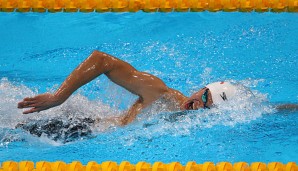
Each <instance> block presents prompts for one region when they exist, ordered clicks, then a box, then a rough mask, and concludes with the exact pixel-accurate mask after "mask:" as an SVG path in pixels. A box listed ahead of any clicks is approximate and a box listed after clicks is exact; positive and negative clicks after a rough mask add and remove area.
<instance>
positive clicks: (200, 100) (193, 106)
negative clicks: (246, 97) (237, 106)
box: [181, 82, 237, 110]
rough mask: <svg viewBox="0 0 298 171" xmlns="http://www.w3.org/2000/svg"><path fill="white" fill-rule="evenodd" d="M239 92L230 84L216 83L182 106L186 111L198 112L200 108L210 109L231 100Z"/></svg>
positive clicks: (194, 95) (200, 91)
mask: <svg viewBox="0 0 298 171" xmlns="http://www.w3.org/2000/svg"><path fill="white" fill-rule="evenodd" d="M236 92H237V88H236V86H234V85H232V84H231V83H229V82H215V83H211V84H208V85H207V86H206V87H204V88H202V89H201V90H199V91H198V92H196V93H194V94H193V95H191V97H190V98H188V99H187V101H185V102H184V103H183V105H182V106H181V109H184V110H197V109H199V108H210V107H211V106H212V105H218V104H220V103H223V102H225V101H228V100H229V99H232V98H233V97H234V96H235V95H236Z"/></svg>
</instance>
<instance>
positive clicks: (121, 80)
mask: <svg viewBox="0 0 298 171" xmlns="http://www.w3.org/2000/svg"><path fill="white" fill-rule="evenodd" d="M102 74H104V75H106V76H107V77H108V78H109V79H110V80H111V81H112V82H114V83H116V84H118V85H119V86H122V87H123V88H125V89H126V90H128V91H130V92H131V93H133V94H135V95H138V97H139V98H138V99H137V100H136V102H135V103H134V104H133V105H132V106H131V107H130V109H129V110H128V111H127V112H126V114H124V116H122V117H120V118H111V120H113V121H114V122H116V123H117V124H119V125H126V124H128V123H130V122H132V121H133V120H134V119H135V117H136V115H137V114H139V113H140V112H141V111H142V110H143V109H144V108H146V107H147V106H149V105H150V104H152V103H153V102H154V101H156V100H158V99H159V98H161V97H163V98H164V99H165V100H169V101H174V102H175V103H176V105H177V109H178V110H179V109H180V110H196V109H199V108H203V107H204V105H203V101H202V95H203V93H204V91H205V88H203V89H201V90H199V91H198V92H196V93H194V94H193V95H192V96H191V97H189V98H187V97H186V96H184V95H183V94H182V93H181V92H179V91H178V90H174V89H172V88H169V87H167V86H166V85H165V83H164V82H163V81H162V80H161V79H159V78H158V77H156V76H154V75H152V74H149V73H146V72H140V71H137V70H136V69H135V68H134V67H132V66H131V65H130V64H128V63H127V62H124V61H122V60H120V59H118V58H116V57H113V56H111V55H108V54H106V53H104V52H99V51H94V52H93V53H92V54H91V55H90V56H89V57H88V58H87V59H86V60H85V61H83V62H82V63H81V64H80V65H79V66H78V67H77V68H76V69H75V70H74V71H73V72H72V73H71V74H70V75H69V76H68V77H67V78H66V79H65V81H64V82H63V83H62V84H61V86H60V87H59V89H58V90H57V91H56V92H55V93H53V94H50V93H45V94H40V95H37V96H35V97H26V98H24V99H23V101H21V102H19V103H18V108H20V109H23V108H29V109H28V110H25V111H24V112H23V114H29V113H34V112H40V111H43V110H46V109H49V108H52V107H55V106H58V105H60V104H62V103H63V102H64V101H66V100H67V99H68V97H69V96H70V95H71V94H72V93H73V92H74V91H76V90H77V89H78V88H80V87H81V86H83V85H85V84H86V83H88V82H90V81H92V80H93V79H95V78H96V77H98V76H100V75H102ZM208 93H209V94H208V102H207V106H211V104H212V99H211V92H210V91H209V92H208Z"/></svg>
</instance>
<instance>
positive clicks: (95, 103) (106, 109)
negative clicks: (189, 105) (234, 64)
mask: <svg viewBox="0 0 298 171" xmlns="http://www.w3.org/2000/svg"><path fill="white" fill-rule="evenodd" d="M231 82H235V81H233V80H231ZM243 82H246V84H245V85H248V86H249V84H250V83H252V84H256V82H255V81H248V80H245V81H243ZM238 88H239V90H240V91H239V92H238V93H241V94H242V95H241V96H237V97H238V98H235V99H233V100H229V101H228V102H227V103H225V105H219V106H217V107H216V108H211V109H210V110H203V109H202V110H197V111H188V112H170V111H169V110H168V109H167V107H166V104H164V105H160V104H159V103H158V102H156V103H155V104H153V105H152V106H151V108H149V109H147V110H145V111H144V112H143V113H142V114H140V115H138V117H137V121H136V122H134V123H133V124H131V125H129V126H127V127H124V128H122V129H118V127H117V126H116V125H111V123H109V122H100V123H99V124H98V125H93V126H90V129H91V130H92V132H93V133H92V135H94V136H96V135H97V134H100V133H102V132H105V131H107V130H113V131H117V132H118V133H120V134H122V136H121V139H122V141H123V143H124V144H133V142H134V140H136V139H137V138H138V137H149V138H153V137H157V136H162V135H169V134H170V135H173V136H181V135H189V134H190V133H191V132H192V130H193V129H207V128H212V127H213V126H215V125H224V126H235V125H236V124H239V123H248V122H250V121H252V120H255V119H257V118H260V117H261V116H262V114H265V113H273V112H274V111H275V110H274V109H273V108H272V106H270V105H268V101H267V95H266V94H262V93H259V92H258V91H247V88H246V87H245V86H241V84H239V85H238ZM35 94H37V91H36V90H31V89H29V88H28V87H26V86H24V85H20V84H15V83H12V82H10V81H8V80H7V79H6V78H2V79H1V81H0V95H1V97H3V100H1V102H0V107H1V110H0V115H1V116H2V119H1V121H0V128H1V129H2V130H4V129H5V130H6V131H4V133H3V134H1V135H0V141H1V143H9V142H13V141H22V140H24V139H25V140H26V141H30V138H29V139H28V137H26V136H28V134H27V135H26V134H24V135H22V133H20V132H18V131H15V126H16V125H17V124H18V123H26V122H28V121H29V122H30V121H32V122H34V121H43V120H44V121H45V120H49V119H55V118H59V119H60V120H62V121H63V122H64V123H67V122H70V125H72V124H75V123H76V122H78V121H79V120H80V119H84V118H91V119H95V118H102V119H104V118H109V117H113V116H120V115H121V114H122V111H120V110H117V109H114V108H112V107H110V106H109V105H107V104H104V103H103V102H101V101H100V100H89V99H88V98H87V97H86V96H84V95H82V94H80V93H76V94H74V95H72V96H71V97H70V98H69V99H68V100H67V101H66V102H65V103H64V104H62V105H61V106H58V107H55V108H51V109H49V110H46V111H42V112H40V113H35V114H29V115H23V114H21V113H22V110H20V109H17V108H16V105H17V102H19V101H21V100H22V98H23V97H26V96H33V95H35ZM162 106H164V107H162ZM174 115H177V117H174ZM115 128H116V129H115ZM69 129H70V128H69ZM65 131H67V129H66V130H65ZM7 137H9V138H7ZM30 137H31V136H30ZM41 137H42V138H40V140H41V141H43V142H44V143H50V142H52V141H51V137H48V136H46V135H42V136H41ZM46 139H48V140H46ZM128 139H129V141H127V140H128ZM50 144H55V143H50ZM58 144H59V143H58Z"/></svg>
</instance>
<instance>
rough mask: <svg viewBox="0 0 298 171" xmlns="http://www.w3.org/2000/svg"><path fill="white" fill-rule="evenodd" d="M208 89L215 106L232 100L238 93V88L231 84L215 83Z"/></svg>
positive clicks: (208, 86)
mask: <svg viewBox="0 0 298 171" xmlns="http://www.w3.org/2000/svg"><path fill="white" fill-rule="evenodd" d="M206 87H207V88H209V90H210V92H211V97H212V100H213V104H215V105H216V104H219V103H222V102H224V101H227V100H230V99H231V98H232V97H233V96H235V95H236V92H237V89H236V86H234V85H232V84H231V83H229V82H215V83H211V84H208V85H207V86H206Z"/></svg>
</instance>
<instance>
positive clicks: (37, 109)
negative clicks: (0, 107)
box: [23, 107, 41, 114]
mask: <svg viewBox="0 0 298 171" xmlns="http://www.w3.org/2000/svg"><path fill="white" fill-rule="evenodd" d="M39 111H41V109H40V108H35V107H34V108H31V109H29V110H26V111H24V112H23V114H29V113H34V112H39Z"/></svg>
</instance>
